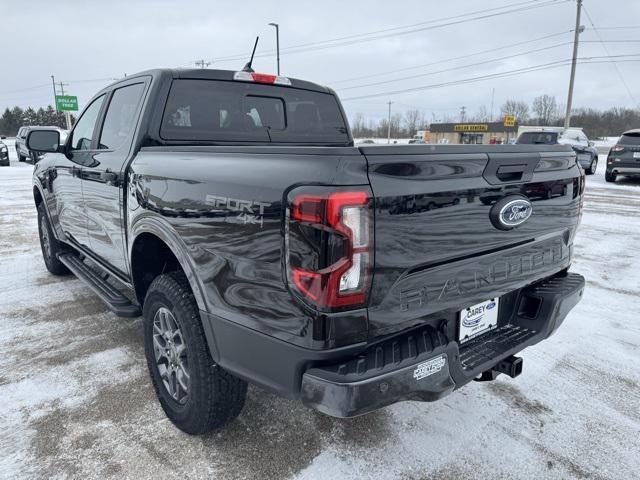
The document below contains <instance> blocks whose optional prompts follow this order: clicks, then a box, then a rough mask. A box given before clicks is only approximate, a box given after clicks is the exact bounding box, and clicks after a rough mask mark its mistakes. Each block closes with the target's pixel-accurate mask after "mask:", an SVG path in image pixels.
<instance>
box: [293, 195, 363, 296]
mask: <svg viewBox="0 0 640 480" xmlns="http://www.w3.org/2000/svg"><path fill="white" fill-rule="evenodd" d="M289 220H290V221H292V222H300V223H303V224H306V225H307V226H308V227H311V228H317V229H319V230H322V231H327V232H332V233H333V234H338V236H339V237H340V238H342V239H343V242H342V245H341V255H340V256H339V258H337V259H335V260H334V261H332V262H331V263H330V264H329V265H322V266H321V268H319V269H317V270H308V269H305V268H302V267H300V266H295V265H292V264H291V262H289V261H288V262H287V275H288V278H289V281H290V282H291V283H292V286H293V287H294V288H295V289H296V290H297V291H298V293H300V294H301V295H303V296H304V297H305V298H306V299H307V300H308V301H311V302H312V303H313V304H315V305H316V306H318V307H321V308H341V307H355V306H358V305H363V304H364V303H365V301H366V297H367V292H368V290H369V285H370V281H371V278H370V270H371V260H372V258H371V255H372V251H373V248H372V247H373V245H372V243H373V242H372V239H371V208H370V197H369V194H368V193H367V192H364V191H348V192H343V191H341V192H333V193H328V194H320V195H317V194H309V195H307V194H300V195H296V196H294V198H293V200H292V201H291V209H290V214H289ZM287 235H288V233H287ZM325 242H326V240H325ZM327 248H328V246H327V245H320V246H319V249H320V250H326V249H327ZM289 256H290V252H287V258H289Z"/></svg>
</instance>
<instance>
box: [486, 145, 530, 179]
mask: <svg viewBox="0 0 640 480" xmlns="http://www.w3.org/2000/svg"><path fill="white" fill-rule="evenodd" d="M487 156H488V157H489V161H488V162H487V166H486V167H485V169H484V172H482V176H483V177H484V179H485V180H486V181H487V182H489V183H490V184H491V185H500V184H503V183H518V182H530V181H531V179H532V178H533V172H534V170H535V169H536V166H537V165H538V163H539V162H540V154H539V153H535V152H531V153H529V152H527V153H524V152H522V153H520V152H513V153H506V152H505V153H502V152H500V153H493V152H492V153H489V154H488V155H487Z"/></svg>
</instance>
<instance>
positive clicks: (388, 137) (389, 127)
mask: <svg viewBox="0 0 640 480" xmlns="http://www.w3.org/2000/svg"><path fill="white" fill-rule="evenodd" d="M387 103H388V104H389V118H388V120H387V143H391V104H392V103H393V102H387Z"/></svg>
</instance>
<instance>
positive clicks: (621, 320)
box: [0, 152, 640, 480]
mask: <svg viewBox="0 0 640 480" xmlns="http://www.w3.org/2000/svg"><path fill="white" fill-rule="evenodd" d="M12 159H13V160H14V161H13V162H12V165H11V167H9V168H5V167H0V252H1V253H0V288H1V289H2V293H3V295H2V297H0V298H1V300H0V325H1V328H0V399H1V401H2V410H0V430H1V431H2V432H3V434H2V436H1V437H0V478H7V479H9V478H11V479H13V478H52V477H53V478H103V477H111V478H115V477H117V478H152V477H153V478H156V477H158V476H161V477H162V478H216V479H232V478H247V479H253V478H269V479H271V478H296V479H307V480H311V479H320V478H354V479H355V478H375V479H377V478H380V479H389V478H403V479H416V480H417V479H426V478H438V479H440V478H444V479H447V478H451V479H466V478H492V479H498V478H523V479H530V478H550V479H564V478H594V479H627V478H634V477H635V478H638V477H639V475H638V471H639V469H640V459H639V457H638V452H640V435H638V433H639V432H640V386H639V385H640V370H639V368H638V364H639V362H640V323H638V321H637V317H638V316H637V312H638V310H639V309H640V300H639V299H640V270H639V269H638V268H637V265H636V260H637V259H638V251H639V249H640V247H639V246H640V181H638V180H635V181H633V180H625V179H622V180H620V181H619V183H616V184H615V185H612V184H608V183H605V182H604V178H603V168H604V164H605V159H604V157H601V158H600V169H599V171H598V172H597V174H596V175H595V176H590V177H587V191H586V200H585V211H584V216H583V220H582V227H581V230H580V232H579V234H578V237H577V239H576V245H575V253H576V255H575V261H574V266H573V269H574V270H575V271H577V272H580V273H582V274H583V275H585V276H586V277H587V280H588V286H587V289H586V292H585V297H584V300H583V301H582V302H581V303H580V304H579V305H578V306H577V307H576V308H575V309H574V310H573V311H572V313H571V314H570V315H569V317H568V318H567V320H566V321H565V323H564V325H563V326H562V328H561V329H560V330H559V331H558V333H557V334H556V335H554V336H553V337H552V338H551V339H549V340H548V341H546V342H543V343H541V344H539V345H537V346H535V347H531V348H529V349H527V350H526V351H525V352H524V353H523V354H522V356H523V357H524V360H525V361H524V372H523V374H522V375H521V376H520V377H518V378H517V379H514V380H512V379H508V378H500V379H499V380H497V381H496V382H492V383H488V384H476V383H473V384H470V385H468V386H466V387H464V388H462V389H461V390H459V391H457V392H454V393H453V394H451V395H450V396H448V397H447V398H445V399H444V400H442V401H440V402H436V403H416V402H405V403H401V404H397V405H394V406H392V407H389V408H386V409H383V410H380V411H378V412H374V413H372V414H370V415H366V416H364V417H359V418H355V419H348V420H338V419H332V418H329V417H326V416H324V415H322V414H319V413H316V412H314V411H311V410H308V409H306V408H304V407H302V406H301V405H300V404H299V403H298V402H292V401H289V400H284V399H280V398H278V397H276V396H274V395H271V394H269V393H266V392H264V391H262V390H260V389H258V388H251V389H250V391H249V397H248V399H247V404H246V407H245V410H244V411H243V413H242V414H241V415H240V417H239V418H238V419H237V420H236V421H235V422H233V423H232V424H231V425H230V426H229V427H228V428H227V429H225V430H223V431H222V432H219V433H215V434H211V435H208V436H204V437H190V436H188V435H185V434H183V433H181V432H180V431H178V430H177V429H175V428H174V427H173V426H172V425H171V423H170V422H169V421H168V420H167V419H166V418H165V416H164V414H163V413H162V411H161V409H160V407H159V406H158V403H157V401H156V400H155V396H154V393H153V389H152V387H151V385H150V382H149V379H148V375H147V371H146V366H145V360H144V352H143V346H142V331H141V323H140V320H139V319H135V320H131V319H121V318H117V317H116V316H114V315H113V314H111V313H110V312H109V311H108V310H107V308H106V307H105V306H104V305H103V304H102V303H101V302H100V300H98V299H97V298H96V297H95V296H94V295H93V294H92V293H91V292H90V291H89V290H88V289H87V288H86V287H85V286H84V285H83V284H82V283H81V282H80V281H79V280H77V279H75V278H74V277H61V278H57V277H53V276H51V275H49V274H48V273H47V272H46V270H45V268H44V265H43V263H42V260H41V256H40V248H39V245H38V237H37V224H36V215H35V208H34V206H33V204H32V200H31V183H30V181H31V166H30V165H27V164H18V163H17V162H15V153H14V152H12Z"/></svg>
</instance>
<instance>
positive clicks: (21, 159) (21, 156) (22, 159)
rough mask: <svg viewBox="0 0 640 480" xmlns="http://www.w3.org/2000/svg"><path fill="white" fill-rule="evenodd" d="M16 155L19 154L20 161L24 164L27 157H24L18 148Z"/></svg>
mask: <svg viewBox="0 0 640 480" xmlns="http://www.w3.org/2000/svg"><path fill="white" fill-rule="evenodd" d="M16 153H17V154H18V161H19V162H24V161H25V159H26V157H24V156H23V155H20V150H18V149H17V148H16Z"/></svg>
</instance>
